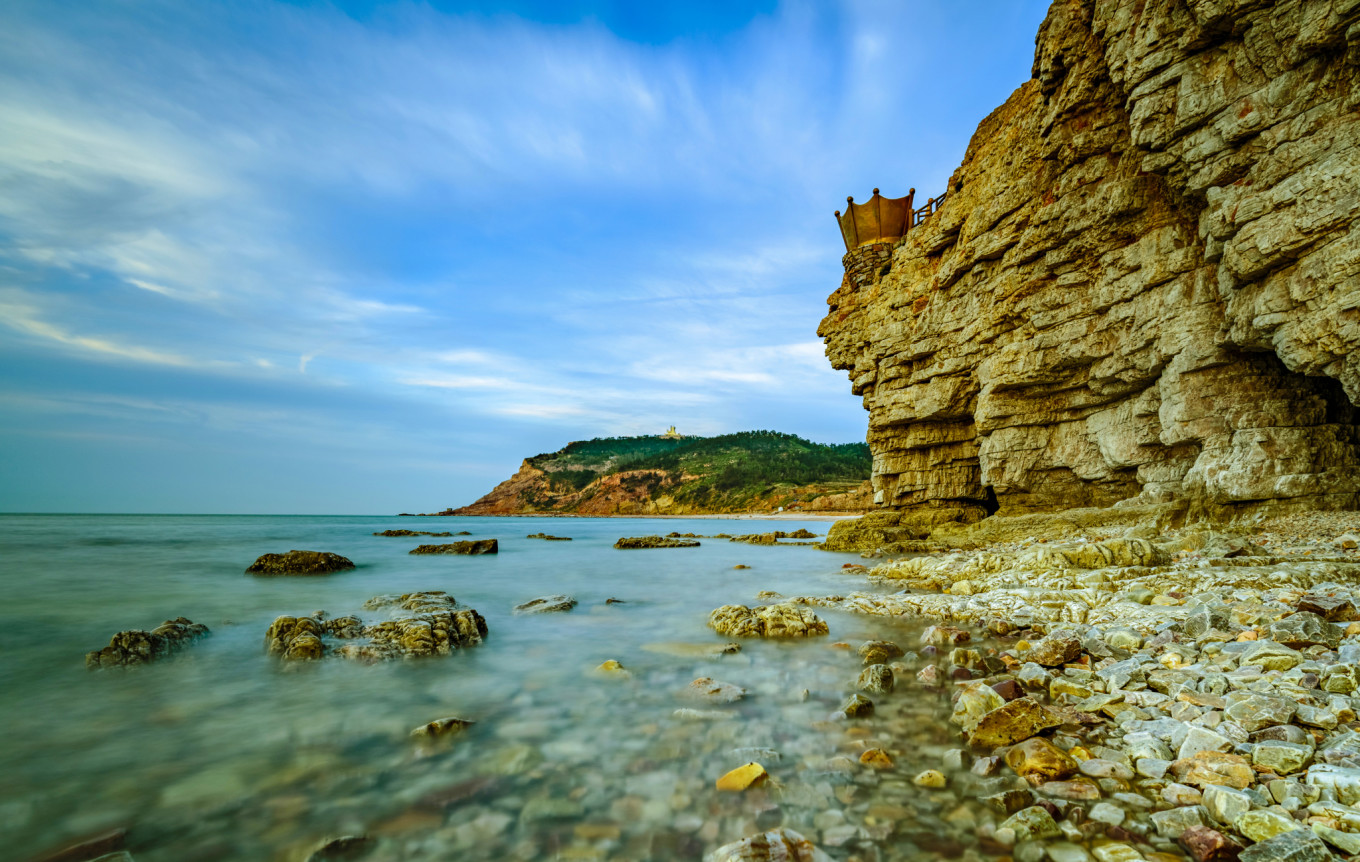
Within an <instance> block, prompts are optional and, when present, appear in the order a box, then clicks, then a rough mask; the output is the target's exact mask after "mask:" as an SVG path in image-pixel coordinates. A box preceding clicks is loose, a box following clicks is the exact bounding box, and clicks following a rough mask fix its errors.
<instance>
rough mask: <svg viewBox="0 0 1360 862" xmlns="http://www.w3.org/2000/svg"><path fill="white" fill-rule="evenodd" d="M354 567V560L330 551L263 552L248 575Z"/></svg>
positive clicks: (320, 572) (311, 572) (323, 572)
mask: <svg viewBox="0 0 1360 862" xmlns="http://www.w3.org/2000/svg"><path fill="white" fill-rule="evenodd" d="M352 568H354V561H352V560H349V559H347V558H345V557H342V556H340V555H339V554H332V553H330V552H329V551H289V552H288V553H286V554H262V555H261V556H260V557H259V558H258V559H257V560H255V562H253V563H251V564H250V568H248V569H246V574H248V575H329V574H330V573H331V572H342V571H344V570H345V569H352Z"/></svg>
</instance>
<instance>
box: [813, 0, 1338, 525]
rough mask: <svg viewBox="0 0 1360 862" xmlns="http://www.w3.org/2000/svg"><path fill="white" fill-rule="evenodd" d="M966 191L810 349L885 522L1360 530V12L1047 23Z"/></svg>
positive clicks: (876, 262) (1187, 0)
mask: <svg viewBox="0 0 1360 862" xmlns="http://www.w3.org/2000/svg"><path fill="white" fill-rule="evenodd" d="M908 180H909V178H902V182H901V184H902V185H905V184H906V183H907V181H908ZM948 191H949V197H948V201H947V203H946V204H945V205H944V206H943V208H942V209H940V210H939V211H938V212H937V213H935V214H934V215H932V216H931V217H930V218H929V219H928V220H926V221H925V222H924V223H923V224H921V225H920V226H918V227H917V228H915V229H914V230H913V231H912V232H911V233H910V234H909V235H908V237H907V238H906V239H905V240H904V241H902V242H901V243H899V244H897V245H896V246H895V247H893V246H870V247H866V248H861V249H857V250H855V251H853V252H851V253H850V254H847V255H846V258H845V265H846V271H847V275H846V278H845V280H844V281H843V283H842V284H841V287H840V289H838V290H837V291H836V292H835V293H833V294H832V295H831V297H830V299H829V304H830V306H831V308H830V312H829V314H828V315H827V317H826V319H825V320H823V321H822V324H821V326H820V328H819V334H821V335H822V336H823V337H824V338H825V339H826V345H827V355H828V357H829V358H830V359H831V361H832V363H833V364H834V365H835V366H836V367H837V368H841V369H845V370H847V371H849V372H850V377H851V381H852V385H853V388H854V391H855V392H856V393H857V394H860V395H862V396H863V398H864V405H865V407H866V408H867V409H868V411H869V435H868V441H869V445H870V447H871V449H872V451H873V454H874V479H873V482H874V490H875V501H876V503H878V504H879V505H880V506H884V507H888V508H892V509H898V510H904V511H909V512H911V513H912V515H911V518H912V520H913V521H914V522H915V523H917V524H920V525H922V526H923V527H928V525H930V524H932V523H938V522H942V521H949V520H962V521H965V522H967V521H972V520H976V519H979V518H981V517H983V516H985V514H987V513H989V512H992V511H996V510H998V509H999V510H1000V512H1001V513H1002V514H1020V513H1026V512H1042V511H1052V510H1059V509H1066V508H1071V507H1078V506H1109V505H1113V504H1116V503H1123V504H1125V505H1130V504H1143V503H1166V502H1175V501H1185V502H1186V503H1187V504H1188V506H1189V507H1190V509H1191V510H1193V511H1195V512H1198V513H1201V514H1204V515H1209V516H1215V517H1223V516H1233V515H1238V514H1242V513H1244V512H1250V511H1254V510H1259V509H1263V508H1281V507H1291V506H1310V507H1321V508H1353V507H1356V506H1357V504H1360V435H1358V434H1357V423H1358V422H1360V413H1358V412H1357V410H1356V407H1355V405H1356V404H1357V403H1360V0H1301V2H1289V0H1280V2H1269V0H1056V2H1054V3H1053V5H1052V7H1051V9H1050V11H1049V14H1048V18H1047V20H1045V22H1044V24H1043V26H1042V28H1041V29H1040V32H1039V35H1038V39H1037V51H1036V57H1035V61H1034V77H1033V79H1032V80H1030V81H1028V82H1026V83H1025V84H1024V85H1023V86H1021V87H1020V88H1019V89H1018V90H1016V91H1015V93H1014V94H1013V95H1012V96H1011V97H1010V99H1009V100H1008V101H1007V102H1006V103H1005V104H1004V105H1002V106H1001V107H1000V108H998V109H997V110H996V111H995V112H994V113H993V114H992V115H991V116H989V117H987V118H986V119H985V120H984V121H983V122H982V124H981V126H980V127H979V128H978V131H977V133H976V134H975V136H974V138H973V140H972V142H971V144H970V146H969V148H968V151H967V155H966V156H965V158H964V162H963V164H962V165H961V166H960V167H959V168H958V170H957V171H956V172H955V173H954V175H953V177H952V178H951V180H950V185H949V190H948Z"/></svg>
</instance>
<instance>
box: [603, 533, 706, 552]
mask: <svg viewBox="0 0 1360 862" xmlns="http://www.w3.org/2000/svg"><path fill="white" fill-rule="evenodd" d="M614 547H616V548H619V549H621V550H630V549H639V548H697V547H699V543H698V542H692V541H689V540H687V539H668V538H666V537H665V536H625V537H624V538H622V539H619V540H618V541H617V542H615V543H614Z"/></svg>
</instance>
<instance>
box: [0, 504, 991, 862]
mask: <svg viewBox="0 0 1360 862" xmlns="http://www.w3.org/2000/svg"><path fill="white" fill-rule="evenodd" d="M828 526H829V523H828V522H826V521H796V520H787V519H781V520H777V521H775V520H764V521H762V520H756V519H740V520H733V519H626V518H552V519H549V518H476V517H470V518H434V517H431V518H422V517H350V516H346V517H332V516H235V515H233V516H196V515H49V514H44V515H4V516H0V595H3V598H4V600H3V602H0V740H3V745H0V858H5V859H16V860H23V859H37V858H42V857H43V856H44V854H49V853H52V852H55V851H58V850H61V849H62V848H63V847H66V846H68V845H70V844H73V843H78V842H80V841H83V840H88V839H91V838H94V837H99V836H104V837H106V838H108V840H109V841H112V842H113V843H114V844H116V845H120V846H122V847H123V848H125V849H126V851H127V852H128V853H129V854H130V856H131V857H132V858H133V859H135V860H137V862H171V860H174V862H183V860H280V862H283V861H284V860H297V862H302V860H309V859H310V860H313V862H321V860H326V859H342V858H343V859H349V858H354V859H374V860H378V859H383V860H436V859H458V860H477V859H488V860H491V859H495V860H506V859H524V860H531V859H599V860H615V859H617V860H634V859H637V860H643V859H657V860H661V859H700V858H702V857H704V856H705V855H706V854H713V853H714V852H715V851H717V850H718V848H720V847H722V846H724V845H728V844H731V843H732V842H735V841H739V840H741V839H743V838H746V837H749V836H752V835H754V834H758V833H760V832H762V831H766V830H770V829H776V828H785V829H791V830H794V831H796V832H798V833H799V834H801V835H803V836H805V837H806V838H807V839H808V840H810V841H812V842H814V843H816V844H817V845H818V846H819V847H820V848H821V850H822V851H823V852H825V853H827V854H829V855H830V856H831V857H832V858H836V859H859V860H864V862H869V860H879V859H913V860H914V859H945V858H960V855H959V854H964V855H965V856H971V855H973V854H975V853H976V849H975V845H976V838H975V837H974V835H975V832H976V828H975V827H976V826H977V824H978V823H979V822H980V819H982V820H985V819H986V818H987V816H988V815H987V814H986V812H985V810H984V809H983V808H981V807H980V806H979V804H978V803H977V802H976V799H975V794H972V793H963V792H961V791H957V790H954V789H950V788H946V789H931V788H922V787H918V786H917V785H916V784H914V783H913V782H912V779H913V777H915V776H916V775H917V774H918V773H919V772H920V771H921V770H924V769H932V768H933V769H940V768H942V767H941V764H942V763H946V762H949V759H950V754H949V751H950V749H951V748H956V747H957V745H958V742H957V733H956V732H954V731H953V730H952V729H951V727H950V725H949V724H948V722H947V716H948V714H949V704H948V701H947V699H946V698H945V697H944V696H943V695H939V694H933V693H930V692H924V691H922V690H921V689H920V688H919V687H916V688H913V687H912V685H911V684H914V679H911V678H899V680H898V687H897V690H896V691H895V692H893V693H891V694H886V695H878V694H875V695H872V699H874V700H875V701H876V706H877V710H876V712H875V714H874V715H873V716H871V717H869V718H865V719H857V720H848V719H845V718H844V717H842V716H840V715H839V714H838V712H837V710H838V708H839V707H840V705H841V704H842V703H843V702H844V701H845V700H846V699H847V698H848V697H850V696H851V695H853V694H854V693H855V691H856V679H857V677H858V675H859V673H860V671H861V665H862V662H861V659H860V656H859V655H858V654H857V652H856V650H855V647H857V646H858V645H859V644H861V643H863V642H865V641H868V640H876V639H886V640H891V641H893V642H894V643H898V644H900V645H901V646H902V647H904V648H905V649H906V650H907V651H908V652H907V655H906V656H905V657H904V658H903V659H902V662H905V663H907V664H908V665H910V666H911V667H917V666H920V665H921V664H923V663H924V661H925V658H924V657H919V656H918V655H917V654H916V653H915V652H914V650H918V649H919V648H920V647H919V640H920V634H921V631H922V629H923V628H924V625H925V623H924V622H922V621H920V620H905V619H903V620H898V619H884V618H875V617H867V616H861V615H855V614H850V613H845V612H840V611H836V610H826V609H818V613H819V614H820V615H821V616H822V617H823V619H825V620H826V621H827V623H828V626H829V628H830V634H829V635H828V636H825V637H817V638H807V639H797V640H761V639H747V640H744V641H741V644H740V645H741V649H740V651H739V652H736V653H734V654H717V655H704V654H703V649H702V648H703V647H705V646H707V647H711V646H714V645H720V644H723V643H726V642H728V641H731V640H732V639H731V638H726V637H721V636H719V635H718V634H716V633H715V632H714V631H713V630H711V629H710V628H709V627H708V625H707V621H708V616H709V613H710V612H711V611H712V610H713V609H715V608H717V607H719V606H721V605H726V604H745V605H756V604H762V603H767V602H769V601H774V600H777V599H771V598H769V597H768V596H767V597H766V598H764V599H758V598H757V595H758V594H759V593H761V592H763V591H772V592H774V593H778V594H780V595H782V596H800V595H808V596H827V595H837V594H844V593H846V592H849V591H855V590H861V591H873V590H875V589H882V588H878V587H874V586H872V585H870V584H868V583H867V582H866V579H865V578H864V577H863V575H862V573H858V574H857V573H854V572H853V571H849V572H848V571H847V569H846V568H845V566H846V564H856V563H860V562H862V561H861V560H860V559H859V557H858V556H857V555H853V554H841V553H830V552H825V551H821V550H818V549H814V548H810V547H802V546H793V547H783V546H756V545H748V544H742V543H734V542H729V541H727V540H724V539H708V538H705V539H700V540H699V541H700V543H701V544H700V547H697V548H667V549H648V550H618V549H615V548H614V547H613V544H614V542H615V541H616V540H617V539H619V538H620V537H624V536H643V535H651V534H665V533H668V532H671V531H679V532H682V533H683V532H694V533H700V534H704V535H712V534H716V533H757V532H768V531H772V530H785V531H791V530H796V529H798V528H806V529H809V530H811V531H812V532H814V533H817V534H819V535H824V534H825V532H826V528H827V527H828ZM387 529H412V530H429V531H446V530H447V531H455V532H457V531H462V530H466V531H469V532H470V533H471V536H468V537H461V536H460V537H455V538H449V539H438V538H435V539H432V538H428V537H418V538H410V537H405V538H389V537H380V536H375V535H373V534H374V533H375V532H380V531H382V530H387ZM540 531H542V532H547V533H551V534H554V535H559V536H569V537H570V538H571V539H572V541H570V542H565V541H563V542H547V541H543V540H539V539H530V538H526V536H527V534H530V533H537V532H540ZM461 538H473V539H480V538H495V539H497V540H498V542H499V553H497V554H495V555H484V556H443V555H441V556H412V555H410V554H409V551H410V550H411V549H412V548H413V547H415V546H416V545H417V544H421V543H426V542H445V541H454V540H456V539H461ZM290 549H302V550H319V551H331V552H334V553H338V554H341V555H343V556H345V557H348V558H350V559H351V560H353V561H354V562H355V563H356V565H357V568H356V569H353V570H350V571H343V572H338V573H335V574H331V575H325V576H291V577H257V576H252V575H248V574H245V569H246V567H247V566H248V565H250V563H251V562H252V561H253V560H254V559H255V558H256V557H258V556H259V555H261V554H264V553H267V552H283V551H287V550H290ZM739 565H741V566H749V568H745V569H738V568H735V567H736V566H739ZM423 590H443V591H446V592H448V593H449V594H451V595H453V596H454V597H455V598H456V599H457V601H458V602H459V604H460V605H461V606H465V607H470V608H475V609H476V610H477V611H478V612H480V613H481V614H482V616H483V617H484V618H485V619H486V622H487V626H488V630H489V631H488V636H487V638H486V640H485V642H484V643H482V644H480V645H478V646H475V647H471V648H466V649H461V650H457V651H456V652H455V653H454V654H453V655H451V656H448V657H438V658H425V659H418V660H405V661H391V662H384V663H378V664H362V663H359V662H355V661H350V660H345V659H340V658H327V659H325V660H322V661H318V662H310V663H283V662H280V661H279V660H277V659H275V658H272V657H270V656H268V655H266V652H265V631H266V629H267V628H268V627H269V624H270V623H271V622H272V621H273V620H274V619H275V618H276V617H278V616H281V615H293V616H298V615H305V614H310V613H313V612H315V611H326V612H327V613H329V614H331V615H335V616H339V615H343V614H357V615H358V616H360V617H361V618H365V621H366V622H367V621H369V618H370V617H377V616H379V615H378V614H376V613H373V612H366V611H364V610H362V609H361V606H362V605H363V603H364V602H365V600H367V599H369V598H371V597H374V596H378V595H384V594H394V593H407V592H414V591H423ZM548 594H567V595H570V596H573V597H574V598H575V599H576V600H577V602H578V604H577V606H576V607H575V608H573V609H572V610H570V611H568V612H562V613H551V614H534V615H516V614H514V613H513V612H512V608H513V607H514V606H515V605H516V604H519V603H521V602H524V601H526V600H529V599H532V598H535V597H538V596H542V595H548ZM610 599H615V600H618V601H616V602H613V603H607V600H610ZM180 616H183V617H188V618H189V619H191V620H193V621H194V622H198V623H203V624H206V625H207V626H208V627H209V629H210V630H211V635H210V636H208V637H206V638H204V639H203V640H201V641H199V642H197V643H196V644H194V645H192V646H189V647H187V648H186V649H184V650H182V651H181V652H179V653H177V654H175V655H174V656H172V657H169V658H167V659H164V660H161V661H157V662H154V663H151V664H147V665H142V666H138V667H132V668H112V669H104V670H97V671H90V670H87V669H86V667H85V662H84V656H85V653H86V652H88V651H91V650H96V649H99V648H100V647H102V646H104V645H106V644H107V643H108V641H109V638H110V637H111V636H112V635H113V634H114V633H115V632H118V631H120V630H124V629H147V630H149V629H152V628H154V627H155V626H157V625H158V624H160V623H161V622H162V621H163V620H168V619H173V618H175V617H180ZM677 644H679V645H684V646H677ZM695 645H698V646H695ZM609 660H613V661H616V662H618V663H620V664H621V665H622V666H623V668H624V669H625V670H626V673H615V674H605V673H600V672H599V671H597V670H596V669H597V668H598V666H599V665H601V664H602V663H603V662H606V661H609ZM913 662H915V664H912V663H913ZM901 670H902V668H901V667H900V666H899V677H900V671H901ZM700 678H711V679H713V680H716V681H718V682H725V683H729V684H731V685H733V686H737V687H740V688H741V689H744V691H745V696H744V697H742V698H741V699H740V700H737V701H735V702H732V703H717V704H703V703H694V702H691V701H689V700H687V699H686V696H685V693H686V692H687V691H688V690H689V688H690V684H691V683H692V682H693V681H694V680H695V679H700ZM685 709H691V710H694V712H688V713H687V712H684V711H683V710H685ZM677 710H681V712H679V713H677ZM444 717H459V718H463V719H467V720H470V721H472V722H473V724H472V725H471V726H470V727H469V728H468V729H467V730H466V731H465V732H463V733H461V734H459V735H457V736H455V737H453V738H451V739H448V740H447V741H445V742H441V743H438V744H431V743H428V742H417V741H415V740H413V739H412V737H411V736H410V732H411V730H412V729H413V728H416V727H417V726H420V725H423V724H425V723H426V722H430V721H432V720H435V719H439V718H444ZM873 748H877V749H881V750H882V751H883V752H885V753H886V754H888V755H889V760H890V761H891V764H892V765H891V766H887V767H885V766H883V764H882V761H876V763H877V765H876V766H866V765H865V764H864V763H862V762H861V760H860V758H861V757H862V756H863V753H864V752H865V751H867V750H870V749H873ZM748 762H757V763H760V764H761V765H762V767H763V768H764V769H765V770H766V771H767V773H768V779H766V780H764V781H763V782H761V783H759V784H758V785H757V786H754V787H752V788H750V789H748V790H746V791H744V792H731V791H722V790H718V789H717V788H716V786H715V782H716V780H717V779H718V778H719V777H721V776H722V775H724V774H725V773H726V772H728V771H729V770H731V769H734V768H736V767H740V766H742V765H743V764H746V763H748ZM956 765H957V764H956ZM965 765H966V764H965ZM953 780H954V779H952V778H951V781H953ZM959 780H960V781H961V780H962V779H959ZM951 787H952V785H951ZM109 836H113V837H109ZM111 846H112V845H111ZM71 858H86V857H84V856H76V857H71Z"/></svg>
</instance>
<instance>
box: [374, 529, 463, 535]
mask: <svg viewBox="0 0 1360 862" xmlns="http://www.w3.org/2000/svg"><path fill="white" fill-rule="evenodd" d="M373 535H375V536H452V535H453V533H430V532H427V531H425V530H383V531H382V532H380V533H374V534H373ZM458 535H460V536H466V535H467V533H459V534H458Z"/></svg>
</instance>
